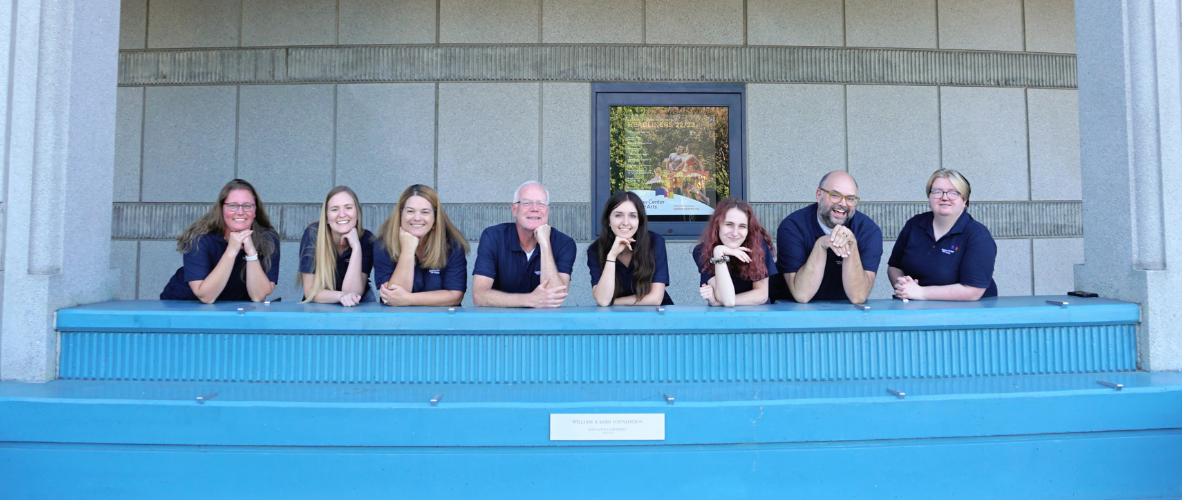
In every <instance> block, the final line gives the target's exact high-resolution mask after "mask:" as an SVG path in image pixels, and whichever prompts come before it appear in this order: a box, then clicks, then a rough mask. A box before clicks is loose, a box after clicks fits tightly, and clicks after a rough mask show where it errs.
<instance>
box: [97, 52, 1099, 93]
mask: <svg viewBox="0 0 1182 500" xmlns="http://www.w3.org/2000/svg"><path fill="white" fill-rule="evenodd" d="M431 81H616V82H660V81H680V82H750V83H765V82H766V83H778V82H796V83H858V84H896V85H971V86H1000V87H1051V88H1075V86H1076V60H1075V56H1074V55H1071V54H1033V53H1008V52H987V51H943V50H924V49H880V48H844V47H783V46H738V47H736V46H684V45H682V46H678V45H539V44H531V45H462V46H454V45H452V46H443V45H402V46H350V47H290V48H276V49H205V50H152V51H124V52H121V53H120V54H119V84H120V85H124V86H138V85H178V84H179V85H208V84H227V83H325V82H431Z"/></svg>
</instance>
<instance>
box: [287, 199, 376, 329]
mask: <svg viewBox="0 0 1182 500" xmlns="http://www.w3.org/2000/svg"><path fill="white" fill-rule="evenodd" d="M373 239H374V236H373V233H371V232H369V230H368V229H365V226H363V225H362V224H361V202H359V201H357V193H354V192H353V190H352V189H349V188H348V187H347V186H337V187H335V188H332V191H329V192H328V196H326V197H325V198H324V204H323V205H321V207H320V220H318V221H317V222H313V223H311V224H309V225H308V227H307V228H306V229H304V237H303V238H301V239H300V272H299V274H300V276H299V278H300V284H301V285H302V286H303V288H304V302H319V303H324V304H340V305H342V306H345V307H352V306H355V305H357V304H359V303H361V302H373V301H374V298H373V292H372V291H371V290H370V288H369V273H370V270H371V269H372V268H373Z"/></svg>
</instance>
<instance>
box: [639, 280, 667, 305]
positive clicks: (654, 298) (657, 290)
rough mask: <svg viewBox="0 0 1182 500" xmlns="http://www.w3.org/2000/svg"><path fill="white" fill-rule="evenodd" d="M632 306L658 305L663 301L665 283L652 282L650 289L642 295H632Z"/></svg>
mask: <svg viewBox="0 0 1182 500" xmlns="http://www.w3.org/2000/svg"><path fill="white" fill-rule="evenodd" d="M631 297H633V299H634V300H633V303H632V305H634V306H659V305H661V302H664V301H665V284H664V283H653V287H652V289H650V290H649V291H648V294H647V295H645V296H644V297H636V296H635V295H632V296H631Z"/></svg>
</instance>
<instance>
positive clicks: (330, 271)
mask: <svg viewBox="0 0 1182 500" xmlns="http://www.w3.org/2000/svg"><path fill="white" fill-rule="evenodd" d="M340 193H349V196H350V197H352V198H353V207H355V208H356V210H357V237H358V238H360V237H361V236H362V235H364V234H365V226H363V225H362V224H361V202H360V201H358V200H357V193H354V192H353V190H352V189H349V188H348V187H347V186H337V187H335V188H332V191H329V192H328V196H325V197H324V204H323V205H321V206H320V221H319V222H315V223H313V224H315V225H316V244H315V245H314V246H313V247H312V248H311V249H310V250H311V251H312V262H314V263H315V265H316V269H315V272H314V273H313V275H312V292H311V293H309V294H308V295H306V296H305V297H304V302H310V301H311V300H312V299H313V298H314V297H316V294H318V293H320V291H321V290H333V291H337V246H336V244H335V243H334V242H333V235H332V229H331V228H329V224H328V200H331V199H332V197H333V196H336V195H338V194H340ZM305 251H307V250H305ZM301 257H302V255H301ZM354 257H355V258H361V256H359V255H354ZM296 274H297V277H298V275H299V274H302V273H300V272H299V271H298V270H297V271H296Z"/></svg>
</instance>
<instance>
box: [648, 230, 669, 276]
mask: <svg viewBox="0 0 1182 500" xmlns="http://www.w3.org/2000/svg"><path fill="white" fill-rule="evenodd" d="M649 238H652V243H653V263H654V264H656V267H657V269H656V270H655V271H654V272H653V283H664V284H665V286H668V285H669V258H668V256H667V255H666V254H665V238H662V237H661V236H660V235H659V234H656V233H653V232H649Z"/></svg>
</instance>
